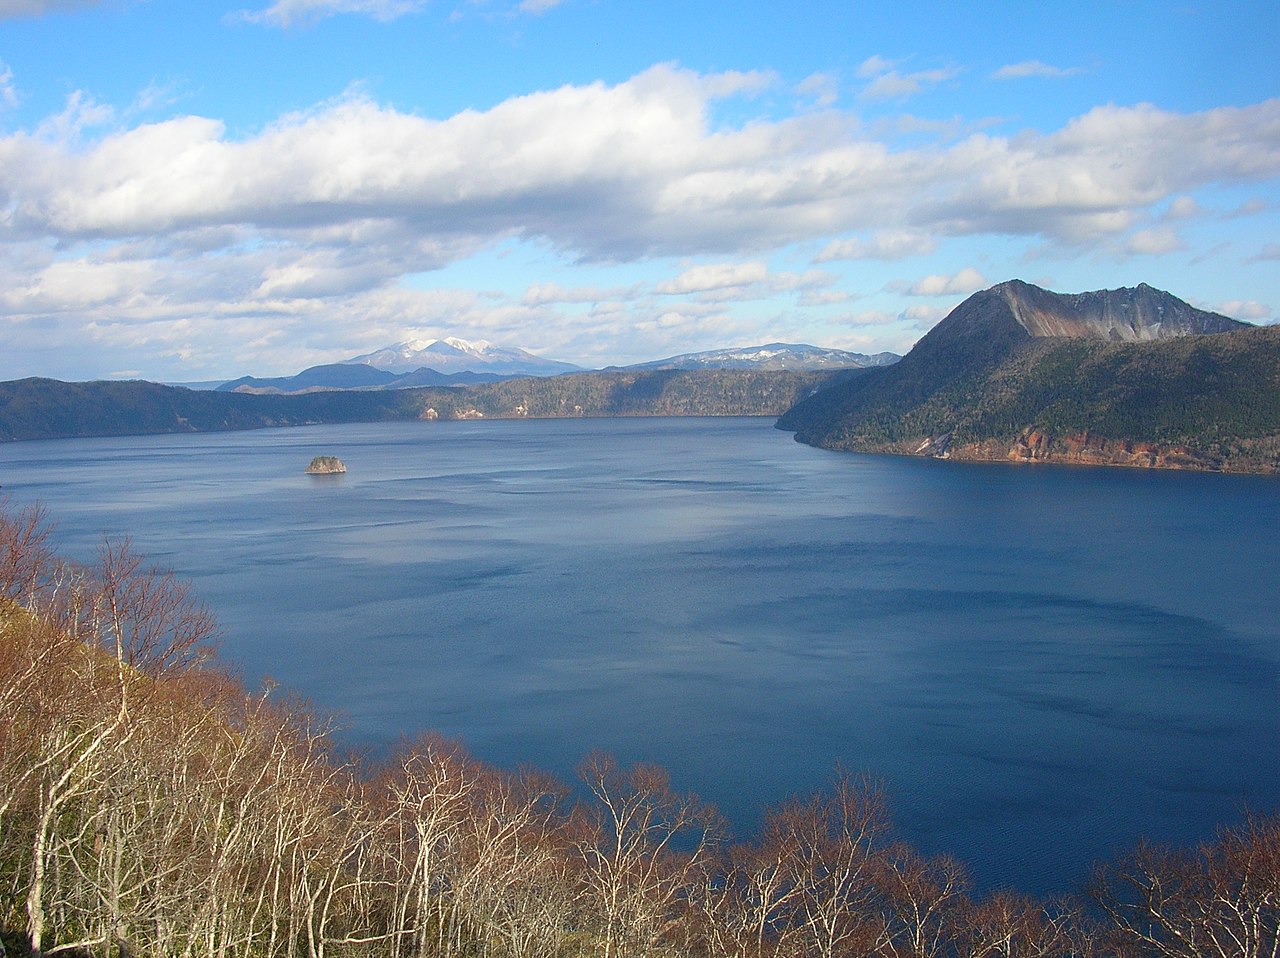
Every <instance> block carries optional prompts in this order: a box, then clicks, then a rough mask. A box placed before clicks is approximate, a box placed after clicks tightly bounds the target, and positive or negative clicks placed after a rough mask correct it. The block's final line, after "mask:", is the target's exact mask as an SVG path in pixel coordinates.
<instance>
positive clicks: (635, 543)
mask: <svg viewBox="0 0 1280 958" xmlns="http://www.w3.org/2000/svg"><path fill="white" fill-rule="evenodd" d="M318 454H332V455H337V456H341V457H342V458H343V459H344V460H345V461H346V463H347V465H348V468H349V472H348V473H347V474H346V475H345V476H341V477H310V476H306V475H304V474H303V469H304V467H305V466H306V464H307V462H308V461H310V458H311V457H312V456H313V455H318ZM0 484H2V485H3V491H4V493H6V494H7V495H8V496H9V497H10V498H11V501H12V502H13V503H14V504H17V505H21V504H25V503H28V502H36V501H38V502H43V503H44V504H45V505H46V506H47V507H48V509H49V512H50V514H51V516H52V517H53V518H54V519H55V520H56V522H57V528H58V541H59V545H60V548H61V551H62V552H63V554H66V555H70V556H74V557H80V558H87V557H88V556H90V555H91V553H92V551H93V548H94V546H95V545H96V544H97V543H98V542H100V541H101V538H102V536H103V535H104V534H108V535H112V536H122V535H127V536H129V537H131V538H132V540H133V542H134V544H135V546H136V548H137V549H138V550H139V551H141V552H143V553H145V554H146V555H148V556H149V557H150V558H152V559H153V560H155V561H156V562H157V563H159V564H161V565H165V566H169V567H172V568H173V569H174V570H175V571H176V572H177V573H178V574H179V575H180V576H182V577H183V578H185V579H187V580H189V581H191V582H192V583H193V585H194V587H195V590H196V592H197V593H198V594H199V595H200V596H201V597H202V598H203V599H204V600H205V601H206V602H207V603H208V604H209V605H210V606H211V607H212V608H213V609H214V610H215V611H216V613H217V615H218V618H219V621H220V622H221V624H222V627H223V631H224V638H223V642H222V656H223V658H224V659H225V660H226V661H228V662H230V663H232V664H234V665H235V666H236V668H237V669H238V670H239V671H240V672H241V673H242V674H243V675H244V676H245V677H246V679H247V680H249V681H250V682H251V683H256V682H257V681H258V679H259V677H260V676H262V675H264V674H266V675H270V676H271V677H273V678H274V679H276V680H278V681H279V682H281V683H282V684H284V685H285V686H287V687H290V688H293V689H296V690H298V691H300V692H302V693H303V694H305V695H307V696H308V697H310V698H312V699H313V700H314V701H315V702H316V703H317V704H318V705H320V706H321V707H323V708H325V709H327V710H332V711H334V712H336V713H337V714H338V715H339V716H340V722H341V725H342V727H343V728H344V729H345V730H346V731H345V733H344V734H345V735H346V737H347V738H348V739H349V740H350V741H353V742H358V743H361V744H365V745H369V746H372V747H374V748H381V747H384V746H386V745H387V744H390V743H394V742H396V741H397V740H398V739H399V738H400V736H401V735H402V734H404V733H413V732H415V731H417V730H422V729H438V730H440V731H442V732H444V733H446V734H448V735H451V736H458V737H461V738H462V739H463V740H464V741H465V742H466V744H467V745H468V747H469V748H470V749H471V750H472V751H473V752H474V753H475V754H477V755H478V756H479V757H481V758H484V759H486V760H489V761H491V762H494V763H497V764H499V765H503V766H508V767H514V766H515V765H517V764H519V763H523V762H531V763H533V764H536V765H539V766H541V767H543V768H546V769H549V770H551V771H554V772H556V773H558V774H560V775H562V776H564V777H565V778H566V779H568V778H571V777H572V771H573V768H574V766H575V765H576V764H577V762H578V761H579V760H580V759H581V758H582V757H583V756H584V755H585V754H586V753H587V752H588V751H590V750H591V749H594V748H603V749H607V750H610V751H612V752H614V753H616V754H617V755H618V757H619V758H620V759H621V760H623V761H624V762H630V761H634V760H647V761H655V762H659V763H661V764H663V765H665V766H667V767H668V768H669V769H670V770H671V772H672V775H673V779H674V782H675V784H676V786H677V787H679V788H681V789H688V790H693V791H697V792H698V793H699V794H701V795H702V796H703V797H705V798H707V799H710V800H712V801H714V802H715V803H716V804H717V805H718V806H719V807H720V808H721V809H722V811H724V812H725V813H726V815H727V816H728V817H729V818H730V819H731V821H732V822H733V823H734V825H735V828H736V830H737V832H738V833H739V834H741V835H744V836H745V835H749V834H750V832H751V830H752V829H753V828H754V827H755V825H756V824H757V823H758V822H759V818H760V814H761V810H762V809H763V807H764V806H765V805H766V804H768V803H773V802H777V801H779V800H781V799H783V798H785V797H787V796H789V795H793V794H797V793H805V792H809V791H812V790H813V789H815V788H818V787H820V786H821V785H822V784H823V783H824V782H825V781H826V780H827V779H828V778H829V777H830V775H831V773H832V771H833V769H834V767H835V766H836V764H837V763H842V764H843V765H844V766H845V767H847V768H849V769H851V770H854V771H864V770H865V771H868V772H871V773H872V774H874V775H876V776H878V777H879V778H881V779H882V780H883V781H884V782H885V784H886V786H887V789H888V792H889V796H890V801H891V807H892V810H893V813H894V818H895V820H896V822H897V824H898V825H899V827H900V829H901V832H902V834H903V836H904V837H905V838H907V839H909V840H910V841H912V842H914V843H915V844H916V845H917V846H919V847H920V848H921V849H923V850H924V851H926V852H930V853H935V852H949V853H952V854H954V855H956V856H957V857H959V858H960V859H962V860H963V861H965V862H966V863H967V864H968V865H969V866H970V867H971V869H972V871H973V873H974V875H975V877H976V879H977V880H978V882H979V884H980V885H981V886H983V887H992V886H997V885H1005V884H1009V885H1014V886H1016V887H1019V888H1021V889H1023V890H1026V891H1030V892H1037V893H1041V892H1056V891H1064V890H1069V889H1071V888H1073V887H1074V886H1076V885H1078V884H1079V883H1080V881H1082V880H1083V879H1084V878H1085V877H1086V876H1087V873H1088V870H1089V866H1090V864H1091V862H1093V861H1094V860H1096V859H1098V858H1101V857H1106V856H1108V855H1110V854H1112V853H1113V851H1114V850H1116V849H1120V848H1125V847H1129V846H1131V845H1132V844H1133V843H1134V842H1135V841H1136V840H1137V838H1138V837H1139V836H1140V835H1147V836H1150V837H1151V838H1154V839H1156V840H1161V841H1170V842H1177V843H1188V842H1192V841H1196V840H1199V839H1203V838H1208V837H1211V836H1212V833H1213V829H1214V826H1215V825H1216V824H1217V823H1220V822H1223V823H1225V822H1234V821H1238V819H1239V817H1240V813H1241V809H1242V807H1243V806H1244V804H1245V803H1248V804H1249V805H1250V806H1252V807H1254V808H1258V809H1263V810H1272V809H1275V808H1276V807H1277V806H1278V805H1280V707H1278V706H1280V591H1278V589H1277V586H1278V585H1280V579H1278V573H1280V481H1277V480H1275V479H1269V478H1261V477H1237V476H1213V475H1201V474H1179V473H1170V472H1144V471H1129V470H1109V469H1073V468H1061V467H1059V468H1048V467H1013V466H1004V465H992V466H981V465H963V464H956V463H941V462H934V461H921V460H912V459H899V458H891V457H879V456H857V455H850V454H841V453H831V452H825V451H821V450H816V449H811V448H809V447H807V446H802V445H799V444H797V443H795V442H793V441H792V439H791V437H790V436H789V435H788V434H785V433H782V432H779V431H777V430H775V429H773V428H772V423H771V420H760V419H622V420H558V421H533V422H480V423H423V424H415V423H397V424H378V425H352V426H318V427H308V428H302V429H292V430H265V431H260V432H242V433H227V434H206V435H185V436H151V437H130V438H119V439H91V440H74V441H70V440H69V441H61V440H60V441H49V442H38V443H21V444H8V445H3V446H0Z"/></svg>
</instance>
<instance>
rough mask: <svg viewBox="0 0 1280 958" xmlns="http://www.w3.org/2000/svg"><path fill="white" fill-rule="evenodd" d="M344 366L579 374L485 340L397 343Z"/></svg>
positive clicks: (397, 370)
mask: <svg viewBox="0 0 1280 958" xmlns="http://www.w3.org/2000/svg"><path fill="white" fill-rule="evenodd" d="M346 362H347V364H351V365H364V366H372V367H373V368H375V369H383V370H386V371H388V372H393V373H410V372H414V371H416V370H418V369H422V368H424V367H425V368H427V369H431V370H434V371H435V372H437V373H462V372H471V373H477V372H478V373H493V374H495V375H498V376H555V375H557V374H559V373H572V372H581V371H582V367H581V366H575V365H573V363H562V362H557V361H555V360H553V359H543V358H542V357H541V356H535V355H534V354H533V353H531V352H528V351H527V350H524V349H515V348H512V347H510V346H495V345H494V344H493V343H488V342H485V341H484V340H479V341H477V342H469V341H468V340H465V339H457V338H455V337H452V336H450V337H448V338H446V339H433V340H419V339H414V340H409V341H408V342H404V343H396V344H395V345H394V346H384V347H383V348H382V349H375V350H374V351H373V352H371V353H365V354H364V355H362V356H354V357H352V358H351V359H348V360H347V361H346Z"/></svg>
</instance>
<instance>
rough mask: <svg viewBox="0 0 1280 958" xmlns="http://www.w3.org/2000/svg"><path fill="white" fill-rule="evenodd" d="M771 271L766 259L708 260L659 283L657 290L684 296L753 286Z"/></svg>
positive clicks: (668, 294)
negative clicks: (725, 261)
mask: <svg viewBox="0 0 1280 958" xmlns="http://www.w3.org/2000/svg"><path fill="white" fill-rule="evenodd" d="M768 275H769V267H768V266H766V265H765V263H764V261H763V260H755V261H753V262H750V263H708V264H705V265H702V266H693V267H690V268H689V269H687V270H685V271H684V272H683V273H681V274H680V275H679V276H677V277H676V278H675V279H671V280H668V281H667V282H665V283H659V284H658V285H657V287H656V291H657V292H659V293H662V294H663V295H666V296H685V295H688V294H689V293H705V292H709V291H711V290H723V289H732V288H735V287H741V286H750V285H751V284H753V283H760V282H763V281H764V280H765V279H766V278H767V277H768Z"/></svg>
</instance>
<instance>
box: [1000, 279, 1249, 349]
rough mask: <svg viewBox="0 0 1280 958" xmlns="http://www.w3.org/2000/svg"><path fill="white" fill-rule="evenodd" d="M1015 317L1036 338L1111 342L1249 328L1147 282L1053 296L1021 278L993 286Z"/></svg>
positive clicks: (1146, 339)
mask: <svg viewBox="0 0 1280 958" xmlns="http://www.w3.org/2000/svg"><path fill="white" fill-rule="evenodd" d="M991 292H993V293H996V294H998V295H999V296H1000V297H1001V298H1003V299H1004V301H1005V302H1006V303H1008V305H1009V309H1010V310H1012V312H1013V317H1014V319H1016V320H1017V321H1018V324H1019V325H1020V326H1022V328H1023V329H1025V330H1026V331H1027V332H1028V333H1030V334H1031V335H1032V336H1035V337H1045V336H1083V337H1089V338H1093V339H1107V340H1111V341H1114V342H1139V341H1148V340H1154V339H1170V338H1172V337H1175V336H1189V335H1196V334H1205V333H1225V332H1230V331H1232V330H1235V329H1243V328H1245V327H1246V326H1247V325H1248V324H1247V323H1242V322H1240V321H1239V320H1235V319H1230V318H1229V317H1226V316H1222V315H1220V314H1219V313H1211V312H1207V311H1205V310H1203V309H1196V308H1195V307H1194V306H1192V305H1190V304H1189V303H1185V302H1183V301H1182V300H1180V299H1178V297H1176V296H1173V295H1171V294H1170V293H1166V292H1164V291H1163V290H1159V289H1155V288H1153V287H1151V286H1148V285H1147V284H1146V283H1140V284H1139V285H1138V286H1136V287H1133V288H1127V287H1126V288H1122V289H1102V290H1097V291H1094V292H1089V293H1066V294H1064V293H1053V292H1050V291H1049V290H1046V289H1040V288H1039V287H1038V286H1032V285H1030V284H1028V283H1024V282H1022V281H1021V280H1016V279H1015V280H1010V281H1009V282H1007V283H1001V284H1000V285H999V286H995V287H993V288H992V290H991Z"/></svg>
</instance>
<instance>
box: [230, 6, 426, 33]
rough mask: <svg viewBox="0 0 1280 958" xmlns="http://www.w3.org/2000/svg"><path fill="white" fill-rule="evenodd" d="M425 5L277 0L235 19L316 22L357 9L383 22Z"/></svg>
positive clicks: (283, 24)
mask: <svg viewBox="0 0 1280 958" xmlns="http://www.w3.org/2000/svg"><path fill="white" fill-rule="evenodd" d="M424 6H426V0H276V2H275V3H273V4H271V6H269V7H265V8H263V9H261V10H240V11H238V12H237V13H236V14H235V19H238V20H244V21H247V22H249V23H265V24H268V25H271V26H278V27H291V26H294V25H295V24H298V23H313V22H315V21H316V20H322V19H324V18H325V17H331V16H334V15H335V14H339V13H355V14H361V15H363V16H370V17H373V18H374V19H375V20H381V21H383V22H387V21H391V20H395V19H396V18H397V17H402V16H404V15H405V14H409V13H414V12H416V11H418V10H421V9H422V8H423V7H424Z"/></svg>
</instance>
